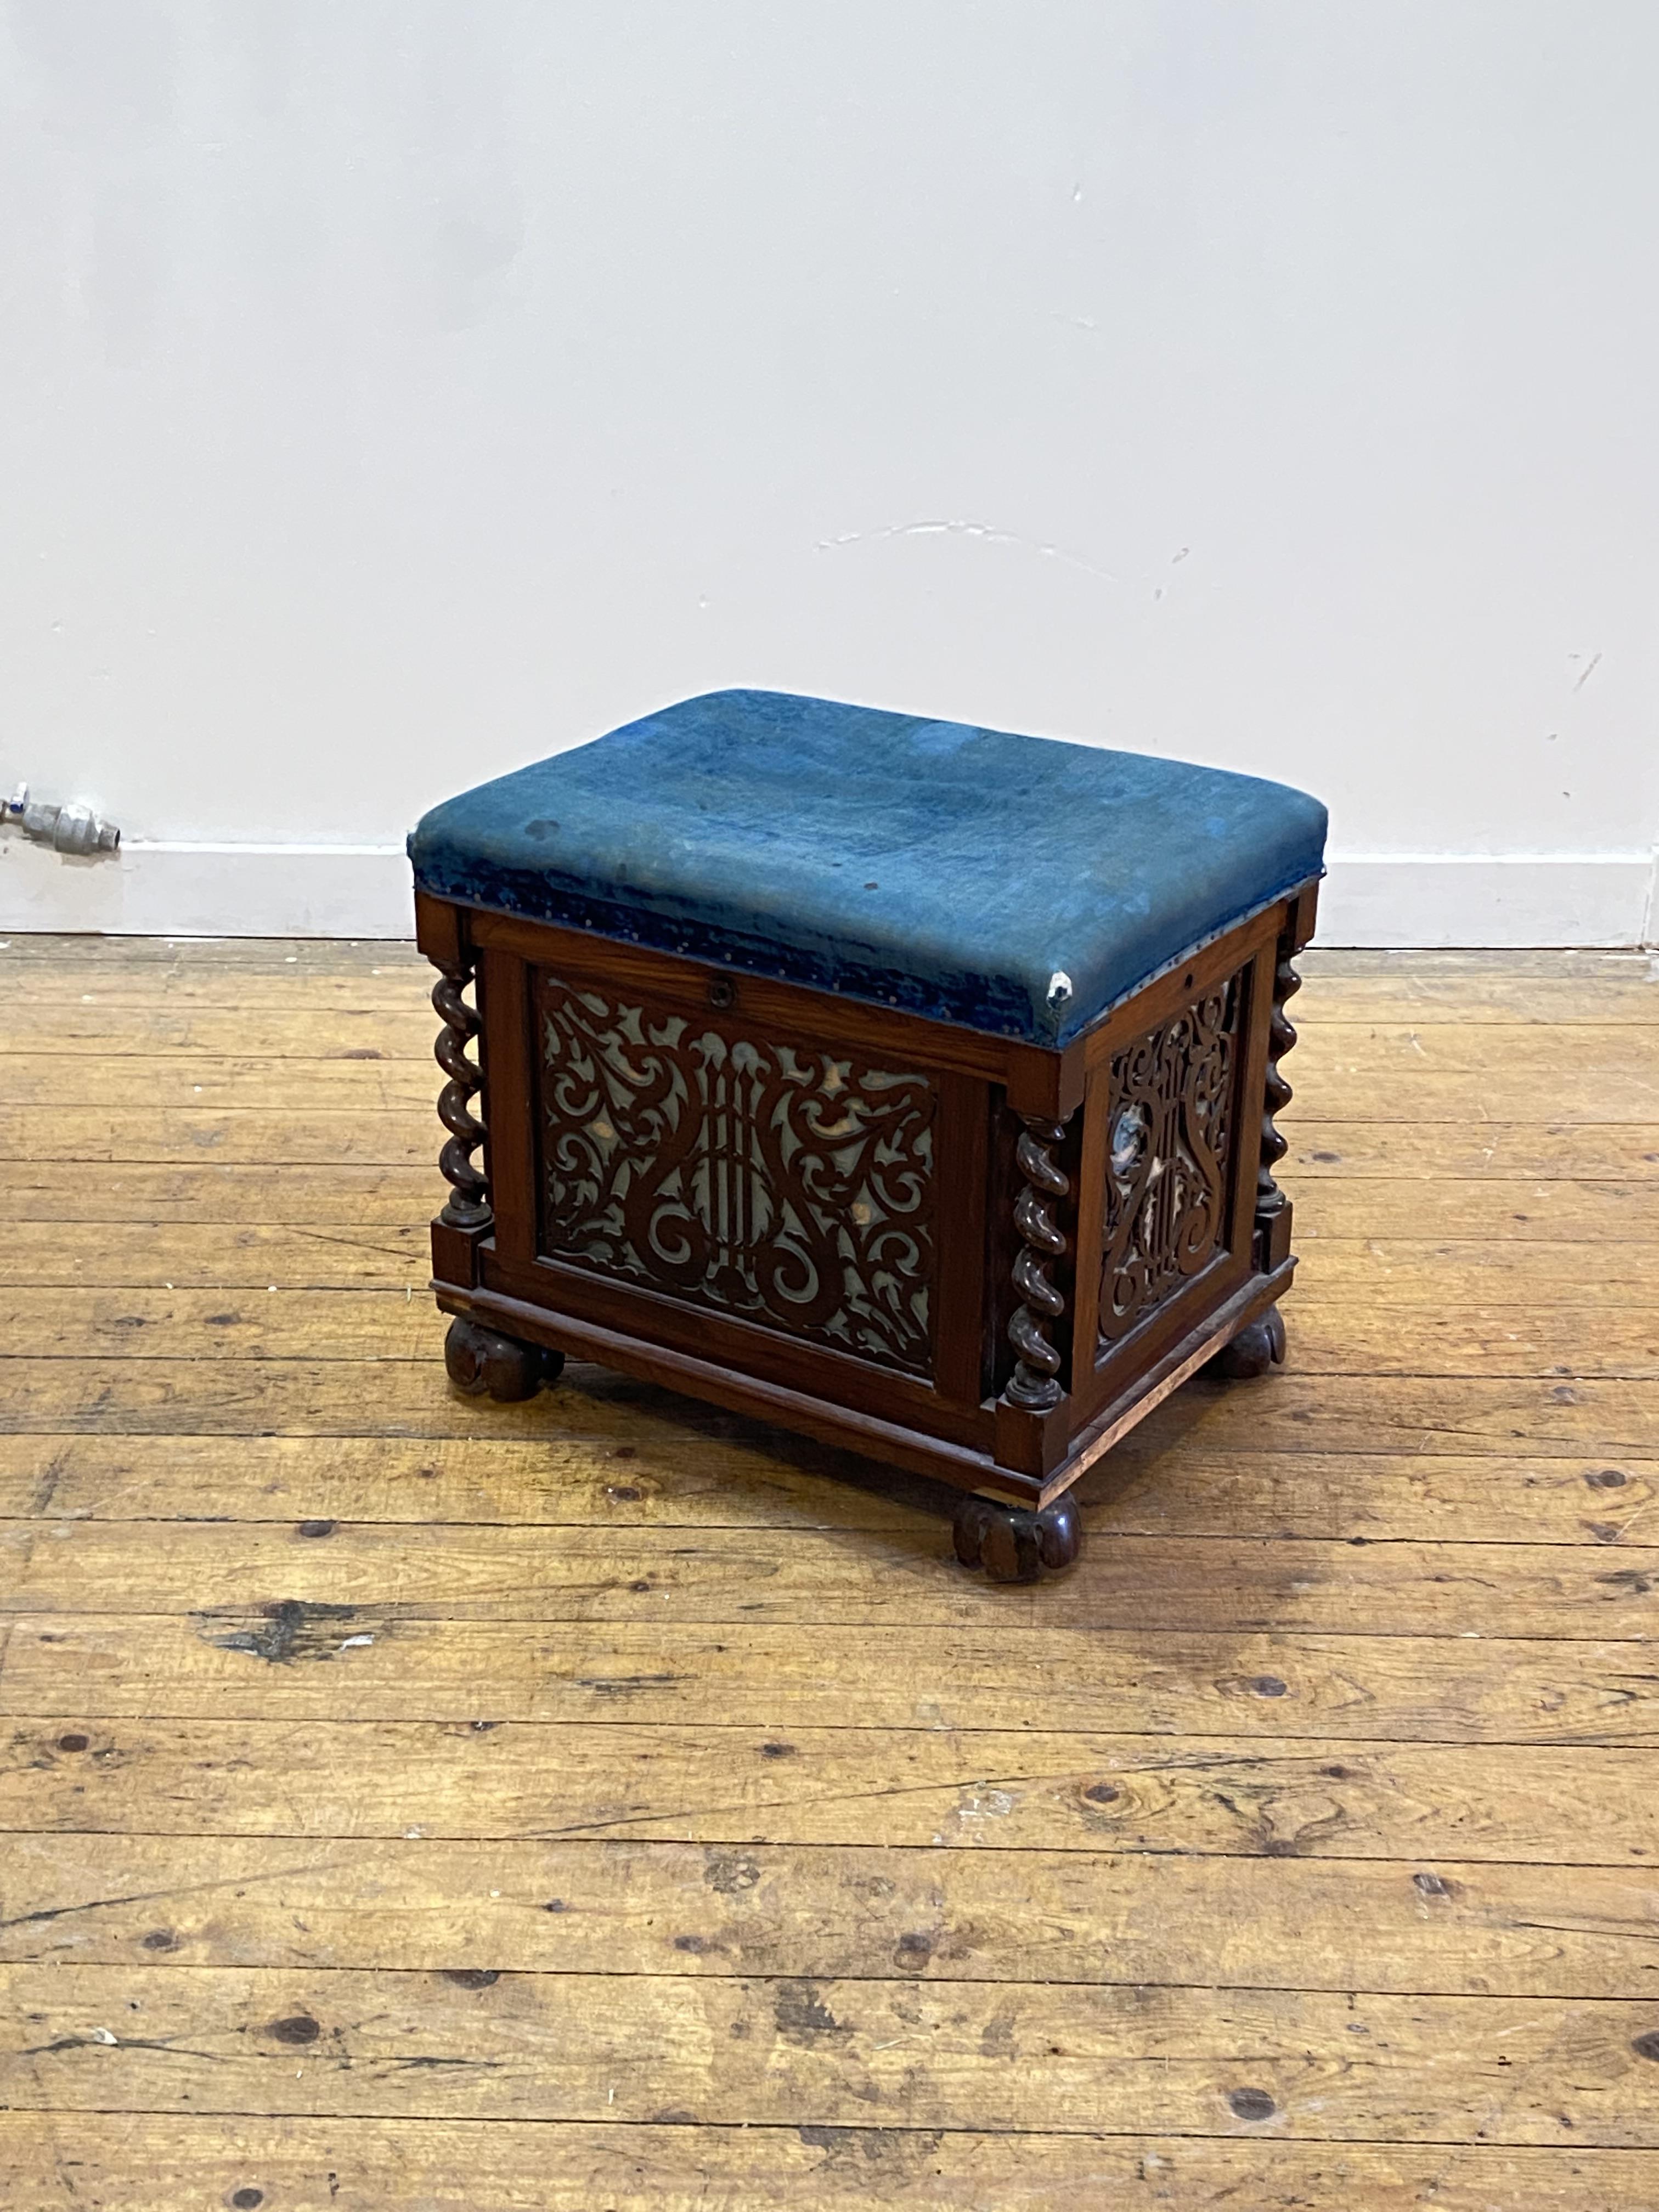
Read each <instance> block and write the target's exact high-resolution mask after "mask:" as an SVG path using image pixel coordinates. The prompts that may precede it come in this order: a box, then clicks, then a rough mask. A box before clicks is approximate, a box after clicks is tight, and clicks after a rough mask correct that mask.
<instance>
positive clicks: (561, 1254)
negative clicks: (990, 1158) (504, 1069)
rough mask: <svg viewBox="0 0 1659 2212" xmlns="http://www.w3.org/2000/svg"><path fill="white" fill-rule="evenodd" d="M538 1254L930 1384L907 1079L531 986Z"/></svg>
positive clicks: (920, 1179) (929, 1150)
mask: <svg viewBox="0 0 1659 2212" xmlns="http://www.w3.org/2000/svg"><path fill="white" fill-rule="evenodd" d="M538 1015H539V1032H540V1043H541V1049H540V1060H541V1073H540V1090H541V1115H542V1158H543V1203H542V1249H543V1250H544V1252H546V1253H547V1254H548V1255H550V1257H554V1258H557V1259H561V1260H565V1261H571V1262H574V1264H575V1265H576V1266H578V1267H590V1268H592V1269H593V1270H594V1272H595V1273H599V1274H604V1275H611V1276H617V1277H620V1278H622V1279H624V1280H628V1281H632V1282H636V1283H640V1284H643V1285H647V1286H648V1287H649V1288H650V1289H653V1290H656V1291H665V1292H667V1293H668V1294H669V1295H670V1296H671V1297H678V1298H684V1299H689V1300H690V1301H692V1302H693V1303H695V1304H699V1305H706V1306H714V1307H717V1308H719V1309H720V1310H722V1311H724V1312H726V1313H732V1314H738V1315H741V1316H743V1317H744V1319H746V1320H749V1321H753V1322H760V1323H761V1324H763V1326H765V1327H767V1328H777V1329H782V1330H785V1331H787V1333H788V1334H790V1335H792V1336H799V1337H805V1338H806V1339H808V1340H811V1342H813V1343H817V1344H823V1345H828V1346H832V1347H833V1348H834V1349H836V1351H840V1352H853V1353H855V1354H857V1355H858V1356H859V1357H860V1358H864V1359H869V1360H872V1361H875V1362H877V1363H878V1364H880V1365H882V1366H886V1367H895V1368H899V1369H902V1370H903V1371H904V1372H906V1373H908V1374H912V1375H923V1376H925V1375H927V1374H929V1373H930V1372H931V1371H932V1365H933V1349H932V1336H931V1329H930V1326H929V1304H930V1298H931V1294H932V1287H933V1252H934V1247H933V1212H934V1196H935V1194H934V1183H933V1120H934V1115H935V1110H936V1108H937V1104H938V1094H937V1092H936V1091H935V1089H934V1086H933V1083H932V1082H931V1081H930V1080H929V1079H928V1078H927V1077H926V1076H925V1075H920V1074H907V1073H897V1072H895V1071H893V1070H890V1069H886V1068H879V1067H872V1066H869V1065H868V1064H867V1063H866V1062H864V1061H862V1060H859V1059H857V1058H855V1057H854V1055H853V1054H848V1053H834V1052H829V1051H825V1050H823V1049H822V1048H817V1047H812V1046H805V1045H788V1044H784V1043H781V1042H778V1041H777V1040H775V1039H774V1038H770V1037H755V1036H744V1034H743V1033H742V1030H741V1029H740V1028H739V1027H738V1025H736V1024H733V1023H732V1022H731V1021H729V1020H717V1019H714V1018H710V1017H709V1016H708V1015H706V1014H699V1015H696V1016H695V1017H693V1016H687V1015H684V1014H679V1013H674V1012H669V1011H667V1010H666V1009H663V1008H657V1007H652V1006H646V1005H640V1004H629V1003H626V1002H625V1001H623V1000H621V999H619V998H617V997H616V996H614V995H613V994H612V993H611V991H610V990H608V989H604V990H600V989H593V988H591V987H578V986H576V985H574V984H572V983H568V982H565V981H562V979H561V978H560V977H558V976H556V975H550V974H547V973H545V972H544V973H543V974H542V975H541V976H540V978H539V980H538Z"/></svg>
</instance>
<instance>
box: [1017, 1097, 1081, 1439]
mask: <svg viewBox="0 0 1659 2212" xmlns="http://www.w3.org/2000/svg"><path fill="white" fill-rule="evenodd" d="M1022 1119H1023V1120H1024V1123H1025V1126H1024V1128H1023V1129H1022V1130H1021V1131H1020V1133H1019V1143H1018V1147H1017V1148H1016V1152H1015V1158H1016V1160H1017V1162H1018V1166H1019V1172H1020V1178H1021V1181H1020V1189H1019V1195H1018V1198H1017V1199H1016V1200H1014V1226H1015V1228H1016V1229H1017V1230H1018V1231H1019V1237H1020V1249H1019V1252H1018V1255H1017V1257H1016V1259H1015V1261H1014V1288H1015V1289H1016V1290H1017V1291H1018V1292H1019V1297H1020V1303H1019V1304H1018V1305H1017V1306H1016V1307H1015V1309H1014V1311H1013V1316H1012V1319H1011V1320H1010V1322H1009V1323H1008V1341H1009V1342H1010V1344H1012V1346H1013V1347H1014V1351H1015V1352H1016V1353H1017V1354H1018V1357H1017V1358H1016V1359H1015V1361H1014V1371H1013V1373H1012V1375H1011V1376H1009V1378H1008V1386H1007V1389H1006V1391H1005V1392H1004V1394H1003V1395H1005V1396H1006V1398H1007V1399H1008V1401H1009V1402H1010V1403H1011V1404H1012V1405H1015V1406H1024V1407H1027V1408H1028V1409H1029V1410H1030V1412H1032V1413H1046V1412H1048V1408H1049V1407H1052V1406H1057V1405H1059V1403H1060V1398H1061V1395H1063V1394H1062V1392H1061V1390H1060V1353H1059V1352H1057V1351H1056V1350H1055V1348H1054V1345H1053V1343H1052V1342H1051V1341H1050V1340H1049V1336H1048V1331H1049V1329H1050V1328H1052V1327H1053V1325H1054V1322H1056V1321H1058V1320H1059V1318H1060V1315H1061V1314H1063V1313H1064V1312H1065V1310H1066V1301H1065V1299H1064V1298H1063V1297H1061V1295H1060V1292H1059V1291H1057V1290H1056V1289H1055V1288H1054V1284H1053V1282H1052V1281H1051V1279H1049V1275H1048V1267H1049V1265H1050V1263H1051V1262H1052V1261H1055V1260H1058V1259H1060V1258H1061V1257H1062V1256H1063V1255H1064V1253H1065V1250H1066V1238H1065V1235H1064V1233H1063V1232H1062V1231H1061V1230H1060V1228H1059V1226H1058V1225H1056V1223H1055V1220H1054V1214H1053V1212H1051V1210H1050V1201H1051V1200H1057V1199H1062V1198H1064V1197H1066V1194H1068V1193H1069V1191H1070V1189H1071V1188H1072V1184H1071V1178H1070V1177H1069V1176H1067V1175H1066V1173H1065V1171H1064V1170H1062V1169H1060V1168H1059V1167H1057V1166H1056V1165H1055V1164H1054V1158H1053V1151H1054V1147H1055V1146H1058V1145H1061V1144H1063V1143H1064V1142H1065V1139H1066V1125H1065V1123H1064V1122H1063V1121H1042V1120H1041V1119H1038V1118H1035V1117H1033V1116H1032V1115H1024V1116H1022Z"/></svg>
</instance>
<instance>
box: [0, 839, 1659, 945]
mask: <svg viewBox="0 0 1659 2212" xmlns="http://www.w3.org/2000/svg"><path fill="white" fill-rule="evenodd" d="M1656 877H1659V862H1656V856H1655V855H1654V854H1650V853H1591V854H1585V853H1563V854H1535V853H1525V854H1506V855H1504V857H1502V858H1499V859H1492V858H1490V857H1487V856H1483V855H1480V854H1446V855H1419V854H1393V853H1376V854H1335V855H1334V856H1333V858H1332V860H1331V864H1330V874H1329V877H1328V879H1327V881H1326V883H1325V885H1324V887H1323V890H1322V894H1321V897H1320V909H1319V942H1320V943H1321V944H1322V945H1397V946H1401V947H1409V946H1419V945H1421V946H1427V945H1644V944H1648V943H1650V942H1651V941H1652V940H1653V938H1654V935H1655V933H1656V930H1659V900H1656ZM409 885H410V877H409V862H408V861H407V860H406V859H405V858H404V854H403V850H402V848H401V847H398V846H396V845H184V844H154V845H143V844H128V845H124V846H123V847H122V848H121V849H120V852H119V853H118V854H116V855H114V856H112V857H111V858H108V859H105V860H64V859H63V858H62V857H61V856H60V855H59V854H55V853H48V852H44V851H42V850H41V849H40V848H39V847H38V846H33V845H29V844H26V843H24V842H22V841H21V839H20V838H18V837H16V836H11V835H8V836H4V837H0V931H6V930H37V929H39V930H90V931H99V932H103V933H106V934H109V935H113V936H124V937H137V936H155V937H358V938H362V937H370V938H373V937H408V936H409V935H410V933H411V930H412V924H411V921H410V890H409Z"/></svg>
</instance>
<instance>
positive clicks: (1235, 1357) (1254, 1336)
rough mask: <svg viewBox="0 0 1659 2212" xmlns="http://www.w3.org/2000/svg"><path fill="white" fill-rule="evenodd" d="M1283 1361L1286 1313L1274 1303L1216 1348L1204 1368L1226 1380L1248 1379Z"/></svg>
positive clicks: (1279, 1365)
mask: <svg viewBox="0 0 1659 2212" xmlns="http://www.w3.org/2000/svg"><path fill="white" fill-rule="evenodd" d="M1284 1364H1285V1317H1284V1316H1283V1315H1282V1314H1281V1313H1280V1312H1279V1308H1278V1307H1277V1306H1269V1307H1268V1309H1267V1312H1266V1313H1264V1314H1258V1315H1257V1316H1256V1317H1255V1320H1254V1321H1253V1322H1246V1323H1245V1325H1244V1327H1243V1328H1241V1329H1240V1330H1239V1332H1238V1334H1237V1336H1236V1337H1235V1338H1234V1339H1233V1340H1232V1342H1231V1344H1229V1345H1226V1346H1224V1347H1223V1349H1222V1350H1221V1351H1219V1352H1217V1354H1216V1356H1215V1358H1213V1359H1212V1360H1211V1361H1210V1362H1209V1363H1208V1370H1207V1371H1208V1372H1209V1373H1210V1374H1212V1375H1218V1376H1221V1377H1222V1378H1223V1379H1224V1380H1225V1381H1226V1382H1229V1383H1248V1382H1249V1381H1251V1380H1252V1379H1253V1378H1254V1377H1255V1376H1258V1375H1265V1374H1266V1373H1267V1370H1268V1369H1269V1368H1270V1367H1282V1366H1283V1365H1284Z"/></svg>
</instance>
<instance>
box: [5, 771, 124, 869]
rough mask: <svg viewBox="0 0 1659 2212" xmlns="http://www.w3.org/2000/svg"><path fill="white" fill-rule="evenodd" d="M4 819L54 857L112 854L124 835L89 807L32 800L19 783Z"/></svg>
mask: <svg viewBox="0 0 1659 2212" xmlns="http://www.w3.org/2000/svg"><path fill="white" fill-rule="evenodd" d="M4 818H5V819H6V820H7V821H8V822H15V823H16V825H17V827H18V828H19V829H21V831H22V833H23V835H24V836H26V837H32V838H33V840H34V842H35V843H36V844H37V845H50V846H51V848H52V851H53V852H54V853H71V854H75V855H76V856H77V857H78V858H81V859H85V858H86V857H87V856H88V855H89V854H94V853H113V852H114V851H115V850H116V849H117V848H118V846H119V845H120V842H121V833H120V831H119V830H118V829H117V828H116V826H115V824H114V823H112V822H106V821H105V820H104V819H103V817H102V816H101V815H98V814H94V812H93V811H92V809H91V807H89V806H82V805H70V806H49V805H46V804H45V803H44V802H43V801H41V800H39V799H30V797H29V787H28V786H27V784H26V783H20V784H19V785H18V787H17V788H16V790H15V791H14V792H13V793H12V795H11V797H10V798H9V799H8V800H7V801H6V805H5V815H4Z"/></svg>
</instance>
